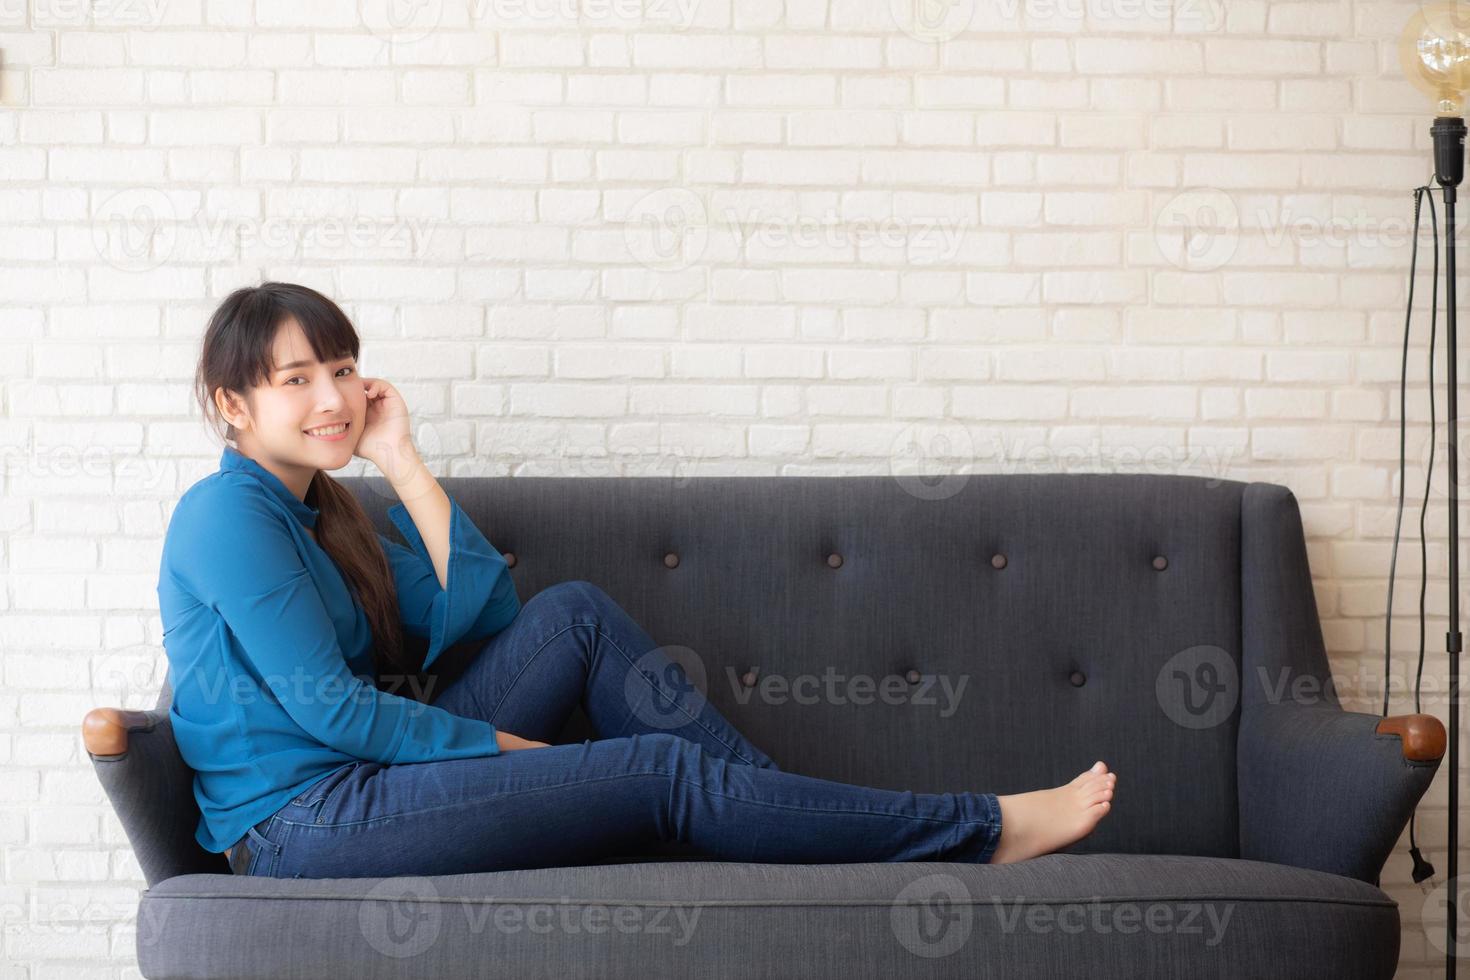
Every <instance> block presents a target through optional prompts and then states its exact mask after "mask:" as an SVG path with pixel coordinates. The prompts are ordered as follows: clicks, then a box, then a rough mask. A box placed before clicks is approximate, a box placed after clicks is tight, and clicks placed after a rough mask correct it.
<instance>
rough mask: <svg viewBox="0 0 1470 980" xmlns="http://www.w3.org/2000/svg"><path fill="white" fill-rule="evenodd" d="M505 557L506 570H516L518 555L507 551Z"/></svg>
mask: <svg viewBox="0 0 1470 980" xmlns="http://www.w3.org/2000/svg"><path fill="white" fill-rule="evenodd" d="M503 557H504V558H505V567H506V568H515V567H516V553H515V552H514V551H507V552H505V553H504V556H503Z"/></svg>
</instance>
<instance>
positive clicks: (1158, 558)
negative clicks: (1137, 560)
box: [1154, 555, 1169, 572]
mask: <svg viewBox="0 0 1470 980" xmlns="http://www.w3.org/2000/svg"><path fill="white" fill-rule="evenodd" d="M1168 567H1169V559H1167V558H1165V557H1164V556H1163V555H1155V556H1154V568H1157V569H1158V570H1159V571H1161V572H1162V571H1163V570H1164V569H1166V568H1168Z"/></svg>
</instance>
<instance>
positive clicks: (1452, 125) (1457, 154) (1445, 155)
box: [1429, 116, 1465, 980]
mask: <svg viewBox="0 0 1470 980" xmlns="http://www.w3.org/2000/svg"><path fill="white" fill-rule="evenodd" d="M1429 133H1430V135H1431V136H1432V137H1433V138H1434V179H1435V180H1436V181H1437V182H1438V183H1439V186H1440V187H1441V188H1443V189H1444V229H1445V313H1446V318H1445V342H1446V344H1448V346H1449V354H1448V358H1449V366H1448V368H1447V370H1448V371H1449V389H1450V390H1449V399H1448V408H1447V409H1446V411H1447V412H1448V413H1449V421H1450V449H1449V454H1448V455H1449V459H1448V464H1449V468H1450V504H1449V507H1450V628H1449V632H1448V633H1446V634H1445V649H1446V650H1447V651H1448V652H1449V655H1450V819H1449V831H1450V840H1449V851H1450V853H1449V859H1450V870H1449V886H1450V887H1449V895H1448V899H1449V904H1448V908H1447V910H1446V913H1445V915H1446V921H1445V943H1446V959H1445V977H1446V978H1447V980H1454V977H1455V931H1456V929H1457V927H1458V926H1459V915H1458V913H1457V908H1458V906H1459V896H1458V895H1457V894H1456V892H1458V891H1459V883H1458V882H1456V881H1455V864H1456V860H1455V859H1456V857H1457V856H1458V854H1457V852H1458V850H1459V840H1460V826H1459V825H1460V802H1459V800H1460V794H1459V782H1460V764H1459V756H1460V751H1459V750H1460V520H1459V517H1460V515H1459V485H1460V478H1459V466H1458V465H1457V462H1458V457H1459V454H1460V441H1459V435H1458V432H1457V428H1456V425H1455V417H1456V415H1457V413H1458V409H1457V407H1456V398H1455V393H1456V389H1457V388H1458V386H1459V385H1458V381H1457V379H1456V374H1457V372H1456V370H1455V193H1456V192H1455V188H1457V187H1459V186H1460V181H1461V180H1462V179H1464V176H1465V120H1463V119H1461V118H1460V117H1459V116H1436V117H1435V119H1434V125H1433V126H1431V127H1430V128H1429ZM1429 383H1430V384H1431V385H1433V384H1434V379H1433V378H1430V379H1429Z"/></svg>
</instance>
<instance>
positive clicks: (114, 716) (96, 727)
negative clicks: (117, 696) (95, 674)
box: [82, 708, 158, 759]
mask: <svg viewBox="0 0 1470 980" xmlns="http://www.w3.org/2000/svg"><path fill="white" fill-rule="evenodd" d="M157 718H158V714H157V712H154V711H135V710H129V709H127V708H93V709H92V710H91V711H89V712H87V714H86V717H84V718H83V719H82V745H83V746H84V747H85V748H86V750H87V751H88V752H89V753H90V754H91V755H92V756H93V757H94V758H106V759H112V758H120V757H122V756H125V755H127V754H128V733H129V732H133V731H144V732H146V731H151V730H152V729H153V725H154V723H155V722H156V721H157Z"/></svg>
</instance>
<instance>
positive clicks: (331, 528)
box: [194, 282, 422, 680]
mask: <svg viewBox="0 0 1470 980" xmlns="http://www.w3.org/2000/svg"><path fill="white" fill-rule="evenodd" d="M288 318H295V320H296V322H297V323H299V324H300V325H301V330H302V332H303V333H304V334H306V339H307V341H308V342H309V343H310V344H311V349H312V351H313V352H314V353H315V354H316V356H317V359H318V360H320V361H323V362H327V361H331V360H334V359H336V358H339V357H346V356H347V355H349V354H350V355H351V356H352V357H354V358H355V357H357V356H358V351H359V349H360V347H361V344H360V342H359V340H358V336H357V330H356V328H354V327H353V326H352V321H351V320H349V319H348V318H347V315H346V314H345V313H343V312H342V310H341V308H340V307H338V306H337V304H336V303H334V302H332V301H331V300H330V299H328V298H327V297H326V296H323V295H322V294H321V293H319V292H317V291H316V290H314V289H311V288H309V287H307V286H300V285H296V284H294V283H288V282H264V283H261V284H260V285H259V286H243V287H241V288H240V289H237V290H235V291H234V292H232V293H230V295H228V296H226V297H225V299H224V302H222V303H220V305H219V308H218V309H216V310H215V311H214V315H213V316H211V317H210V319H209V326H208V327H207V328H206V329H205V331H204V342H203V345H202V348H201V350H200V354H199V366H198V369H197V370H196V372H195V376H194V393H195V396H196V397H197V398H198V399H199V404H200V407H201V408H202V409H203V410H204V417H205V419H206V420H209V421H210V422H212V423H214V425H215V427H216V430H218V426H219V424H220V423H223V425H224V427H225V431H224V438H225V439H228V440H230V441H231V442H233V441H234V440H235V439H236V438H237V433H236V430H235V427H234V426H233V425H231V424H230V423H229V422H228V421H226V420H225V419H224V418H223V416H222V415H221V414H220V412H219V406H218V405H217V404H216V403H215V400H214V393H215V391H216V390H217V389H219V388H224V389H225V390H226V391H227V392H235V393H238V394H240V395H241V396H243V397H244V399H245V401H246V403H247V404H248V405H250V406H251V407H252V408H253V407H254V403H253V401H252V399H251V389H252V388H254V387H256V386H257V385H259V384H260V383H261V382H263V381H265V380H266V379H268V378H269V377H270V373H271V371H272V369H273V368H274V367H275V365H274V363H273V355H272V348H273V347H274V344H275V337H276V331H277V330H278V329H279V328H280V326H281V324H282V323H284V322H285V321H286V320H287V319H288ZM306 503H307V504H308V505H309V506H312V507H316V508H319V513H318V514H317V521H316V540H317V544H319V545H321V547H322V549H323V550H324V551H326V553H327V554H328V555H330V556H331V557H332V560H333V561H335V562H336V563H337V567H338V568H339V569H340V570H341V571H342V573H343V578H345V579H346V580H347V583H348V586H349V587H350V591H352V593H353V594H354V598H355V599H356V600H357V601H358V602H359V603H360V604H361V605H362V608H363V611H364V612H365V613H366V614H367V620H368V625H369V626H370V627H371V628H372V635H373V661H374V663H375V664H376V666H377V669H378V672H379V675H380V680H381V675H383V674H386V673H394V674H397V675H403V674H413V673H416V672H418V671H419V670H420V669H421V668H422V664H418V665H414V664H411V663H409V662H408V658H407V655H406V654H405V653H404V652H403V649H402V640H403V635H402V628H401V626H400V624H399V620H398V598H397V591H396V590H395V588H394V585H393V571H392V569H391V568H390V567H389V566H388V558H387V556H386V555H385V554H384V553H383V547H382V545H381V543H380V542H379V541H378V538H377V529H376V528H375V527H374V526H373V523H372V521H371V520H370V519H369V518H368V516H367V512H366V511H364V510H363V508H362V504H360V503H359V502H358V500H357V498H356V497H355V496H354V495H353V494H352V491H350V490H348V489H346V488H345V487H343V486H342V485H341V484H340V483H338V482H337V481H336V480H334V479H332V478H331V477H330V476H328V475H327V474H326V472H325V471H324V470H317V471H316V475H315V476H313V477H312V478H311V484H310V485H309V486H308V487H307V490H306Z"/></svg>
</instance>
